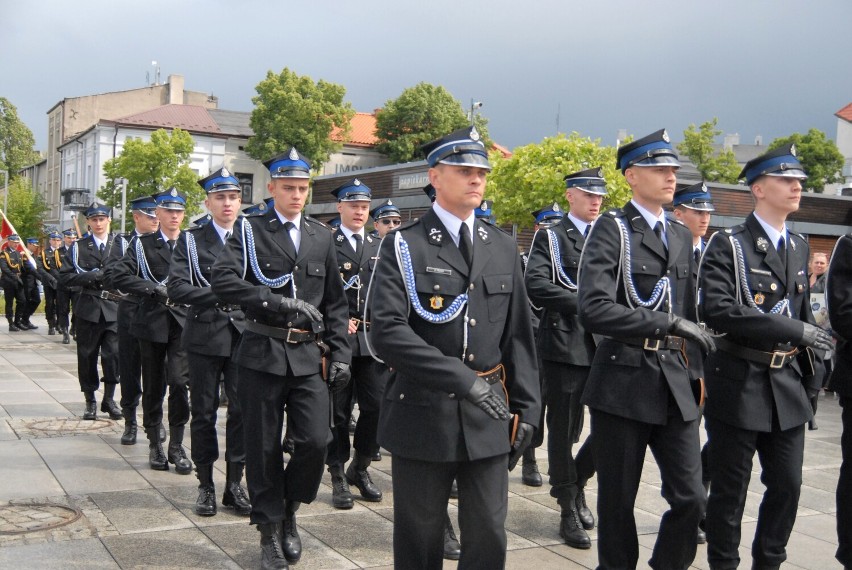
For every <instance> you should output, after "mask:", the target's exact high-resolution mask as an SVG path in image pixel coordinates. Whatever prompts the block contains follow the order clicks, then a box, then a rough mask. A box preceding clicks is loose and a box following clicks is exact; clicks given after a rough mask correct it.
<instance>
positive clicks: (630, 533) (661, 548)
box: [591, 409, 705, 570]
mask: <svg viewBox="0 0 852 570" xmlns="http://www.w3.org/2000/svg"><path fill="white" fill-rule="evenodd" d="M675 413H677V412H675ZM591 418H592V438H593V446H594V458H595V467H597V471H598V562H599V565H598V568H599V569H601V570H604V569H609V568H636V563H637V561H638V559H639V541H638V538H637V536H636V520H635V518H634V514H633V507H634V504H635V503H636V494H637V492H638V490H639V482H640V478H641V476H642V465H643V462H644V460H645V449H646V447H650V448H651V453H653V455H654V458H655V459H656V461H657V465H658V466H659V469H660V476H661V479H662V496H663V498H664V499H665V500H666V501H667V502H668V503H669V510H668V511H667V512H666V513H665V514H664V515H663V518H662V520H661V521H660V531H659V534H658V535H657V542H656V544H655V545H654V551H653V554H652V556H651V560H649V561H648V564H649V565H650V566H651V568H655V569H671V568H687V567H688V566H689V565H690V564H691V563H692V561H693V560H694V559H695V552H696V543H695V529H696V528H697V527H698V522H699V520H701V514H702V513H703V512H704V506H705V498H704V488H703V487H702V486H701V458H700V457H699V455H700V453H699V440H698V420H692V421H689V422H685V421H683V420H682V419H681V417H680V414H679V413H677V415H669V417H668V421H667V423H666V424H665V425H655V424H647V423H644V422H639V421H636V420H631V419H628V418H623V417H620V416H615V415H612V414H608V413H606V412H602V411H600V410H595V409H592V410H591Z"/></svg>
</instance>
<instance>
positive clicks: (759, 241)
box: [756, 236, 769, 252]
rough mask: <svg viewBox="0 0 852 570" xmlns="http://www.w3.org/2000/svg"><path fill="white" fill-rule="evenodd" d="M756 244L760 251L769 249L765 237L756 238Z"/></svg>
mask: <svg viewBox="0 0 852 570" xmlns="http://www.w3.org/2000/svg"><path fill="white" fill-rule="evenodd" d="M756 243H757V249H759V250H760V251H764V252H765V251H766V250H767V249H769V241H768V240H767V239H766V238H765V237H762V236H761V237H759V238H757V242H756Z"/></svg>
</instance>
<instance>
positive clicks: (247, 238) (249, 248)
mask: <svg viewBox="0 0 852 570" xmlns="http://www.w3.org/2000/svg"><path fill="white" fill-rule="evenodd" d="M242 232H243V244H244V245H243V252H244V254H245V255H243V264H244V267H243V275H244V276H245V271H246V270H245V264H246V263H248V265H249V266H250V267H251V271H252V273H254V276H255V277H256V278H257V280H258V281H259V282H260V283H261V284H262V285H266V286H267V287H269V288H270V289H278V288H279V287H283V286H284V285H286V284H287V283H290V287H291V289H292V292H293V298H294V299H295V298H296V280H295V279H293V273H292V272H290V273H287V274H285V275H282V276H280V277H276V278H275V279H270V278H269V277H267V276H266V275H264V274H263V271H261V269H260V264H259V263H258V262H257V251H256V250H255V248H254V232H253V230H252V228H251V224H250V223H248V222H246V223H244V224H242Z"/></svg>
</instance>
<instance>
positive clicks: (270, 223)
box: [211, 208, 352, 376]
mask: <svg viewBox="0 0 852 570" xmlns="http://www.w3.org/2000/svg"><path fill="white" fill-rule="evenodd" d="M247 224H248V225H250V226H251V228H252V232H253V235H254V243H255V251H256V253H257V262H258V266H259V267H258V268H259V269H260V270H261V272H262V273H263V274H264V275H266V276H267V277H268V278H270V279H275V278H277V277H280V276H282V275H286V274H288V273H293V276H294V280H295V287H296V291H297V297H298V298H299V299H302V300H303V301H306V302H308V303H310V304H311V305H313V306H314V307H316V308H317V309H319V311H320V312H321V313H322V314H323V323H320V324H317V325H312V323H311V321H310V319H308V318H307V317H306V316H305V315H304V314H299V313H296V312H286V313H279V312H278V305H279V303H280V302H281V297H282V296H284V295H286V296H288V297H289V296H292V291H293V290H292V288H291V284H290V283H288V284H287V285H284V286H283V287H279V288H276V289H271V288H270V287H267V286H266V285H262V284H261V283H260V281H258V279H257V277H256V275H255V273H254V269H252V267H251V266H250V264H249V259H248V256H247V248H246V243H245V240H244V232H245V229H244V228H245V226H246V225H247ZM300 224H301V226H300V230H301V244H300V246H299V252H298V253H297V254H296V258H295V259H293V257H292V256H291V254H290V253H288V252H287V248H286V246H285V244H286V239H287V236H286V231H287V230H286V229H285V228H284V225H283V224H282V223H281V221H280V220H279V218H278V215H277V214H276V210H275V209H274V208H270V209H269V211H268V212H266V213H265V214H261V215H256V216H249V217H247V218H245V220H243V224H242V226H241V231H238V232H235V233H234V235H233V236H232V238H231V239H229V240H228V243H227V244H225V248H224V249H223V250H222V253H221V254H219V257H218V258H217V259H216V263H215V264H214V265H213V281H212V282H211V284H212V286H213V292H214V293H215V294H216V296H217V297H218V298H219V301H220V302H223V303H231V304H239V305H242V306H243V308H244V309H245V315H246V319H251V320H254V321H255V322H258V323H261V324H265V325H269V326H274V327H280V328H296V329H302V330H312V329H313V330H314V331H315V332H317V333H321V337H322V340H323V341H324V342H325V343H326V344H327V345H328V346H329V348H330V349H331V354H330V359H331V361H339V362H345V363H348V362H349V361H350V360H351V356H352V352H351V350H350V348H349V339H348V338H347V326H348V323H347V315H348V313H349V310H348V308H347V303H346V295H345V294H344V293H343V285H342V284H341V282H340V275H339V274H338V271H337V256H336V254H335V251H334V240H333V239H332V234H331V232H330V231H329V229H328V227H326V226H325V225H324V224H322V223H321V222H318V221H317V220H314V219H312V218H308V217H307V216H305V215H302V219H301V222H300ZM234 359H235V360H236V362H238V363H239V364H240V365H241V366H245V367H246V368H251V369H253V370H260V371H263V372H269V373H273V374H278V375H282V376H283V375H285V374H287V373H288V372H289V373H290V374H292V375H295V376H307V375H310V374H316V373H318V372H319V370H320V362H321V359H320V350H319V347H318V346H317V345H316V344H315V343H313V342H306V343H299V344H292V343H286V342H284V341H283V340H280V339H275V338H271V337H269V336H266V335H261V334H258V333H254V332H251V331H248V330H247V331H245V333H243V335H242V338H241V340H240V343H239V344H238V345H237V349H236V352H235V356H234Z"/></svg>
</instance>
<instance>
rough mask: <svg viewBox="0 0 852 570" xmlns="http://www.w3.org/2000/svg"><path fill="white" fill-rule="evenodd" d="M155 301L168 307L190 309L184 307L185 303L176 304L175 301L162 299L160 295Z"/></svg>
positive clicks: (186, 306)
mask: <svg viewBox="0 0 852 570" xmlns="http://www.w3.org/2000/svg"><path fill="white" fill-rule="evenodd" d="M154 300H155V301H157V302H158V303H162V304H163V305H165V306H167V307H183V308H184V309H188V308H189V305H184V304H183V303H175V302H174V301H172V300H171V299H169V298H168V297H160V296H159V295H157V296H155V297H154Z"/></svg>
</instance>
